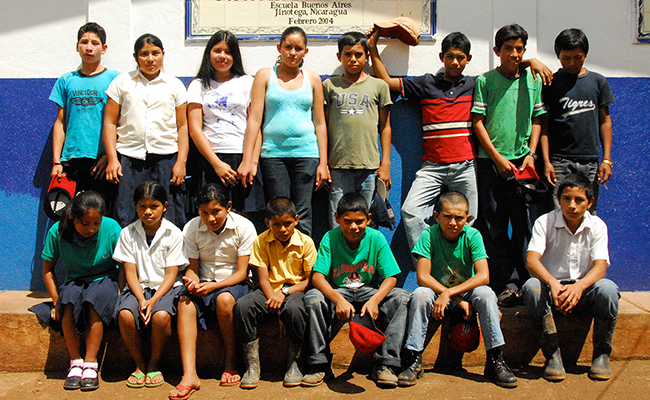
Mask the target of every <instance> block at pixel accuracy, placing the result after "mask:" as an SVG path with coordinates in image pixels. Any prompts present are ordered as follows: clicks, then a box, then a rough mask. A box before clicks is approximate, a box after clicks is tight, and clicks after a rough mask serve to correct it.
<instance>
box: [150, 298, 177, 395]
mask: <svg viewBox="0 0 650 400" xmlns="http://www.w3.org/2000/svg"><path fill="white" fill-rule="evenodd" d="M171 335H172V317H171V315H169V313H168V312H167V311H162V310H159V311H156V312H155V313H154V314H153V316H152V317H151V358H150V359H149V366H148V367H147V380H148V382H146V384H147V387H157V386H159V385H162V384H163V382H164V381H165V380H164V378H163V376H162V374H160V373H159V372H160V358H161V356H162V353H163V351H164V350H165V345H166V344H167V342H168V340H169V337H170V336H171Z"/></svg>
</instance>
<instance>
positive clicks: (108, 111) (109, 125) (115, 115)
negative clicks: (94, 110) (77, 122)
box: [104, 97, 122, 183]
mask: <svg viewBox="0 0 650 400" xmlns="http://www.w3.org/2000/svg"><path fill="white" fill-rule="evenodd" d="M120 108H121V107H120V105H119V104H117V102H115V100H113V99H111V98H110V97H109V98H108V100H107V101H106V108H105V109H104V147H105V148H106V156H107V157H108V166H107V167H106V179H107V180H108V181H110V182H113V183H117V182H119V181H120V176H122V165H121V164H120V162H119V160H118V159H117V148H116V145H117V121H118V119H119V117H120Z"/></svg>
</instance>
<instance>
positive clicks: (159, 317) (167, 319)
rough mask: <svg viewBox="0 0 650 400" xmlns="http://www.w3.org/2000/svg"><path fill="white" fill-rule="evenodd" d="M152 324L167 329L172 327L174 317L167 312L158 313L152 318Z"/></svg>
mask: <svg viewBox="0 0 650 400" xmlns="http://www.w3.org/2000/svg"><path fill="white" fill-rule="evenodd" d="M151 322H152V324H153V325H154V326H160V327H167V326H171V323H172V317H171V315H169V313H168V312H167V311H157V312H156V313H154V315H153V316H152V317H151Z"/></svg>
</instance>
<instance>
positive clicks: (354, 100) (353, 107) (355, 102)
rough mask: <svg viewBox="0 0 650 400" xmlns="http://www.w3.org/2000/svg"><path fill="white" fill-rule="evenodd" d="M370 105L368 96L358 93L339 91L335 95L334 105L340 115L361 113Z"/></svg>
mask: <svg viewBox="0 0 650 400" xmlns="http://www.w3.org/2000/svg"><path fill="white" fill-rule="evenodd" d="M369 106H370V96H368V95H367V94H363V95H361V99H359V93H340V94H337V95H336V107H337V108H338V109H339V112H340V113H341V115H363V114H365V113H366V110H367V109H368V107H369Z"/></svg>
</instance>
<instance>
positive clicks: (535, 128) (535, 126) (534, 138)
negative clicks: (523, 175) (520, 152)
mask: <svg viewBox="0 0 650 400" xmlns="http://www.w3.org/2000/svg"><path fill="white" fill-rule="evenodd" d="M541 132H542V125H541V116H538V117H533V123H532V126H531V128H530V139H529V140H528V148H529V149H530V152H531V153H533V154H535V151H536V150H537V144H538V143H539V137H540V134H541ZM527 165H530V166H532V167H533V168H535V158H534V157H533V156H532V155H531V154H530V153H529V154H527V155H526V157H525V158H524V162H523V163H522V164H521V169H524V168H526V166H527Z"/></svg>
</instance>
